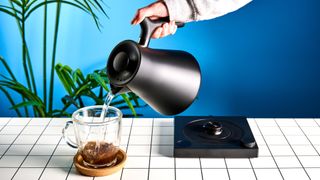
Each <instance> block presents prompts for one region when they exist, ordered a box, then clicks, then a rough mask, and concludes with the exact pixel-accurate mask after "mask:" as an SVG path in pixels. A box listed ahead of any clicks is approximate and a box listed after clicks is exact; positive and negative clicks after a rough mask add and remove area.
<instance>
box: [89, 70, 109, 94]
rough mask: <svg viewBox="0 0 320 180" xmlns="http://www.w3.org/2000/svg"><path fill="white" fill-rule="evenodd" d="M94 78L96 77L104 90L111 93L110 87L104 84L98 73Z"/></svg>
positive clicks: (94, 74)
mask: <svg viewBox="0 0 320 180" xmlns="http://www.w3.org/2000/svg"><path fill="white" fill-rule="evenodd" d="M92 76H93V77H94V79H95V80H96V82H97V83H99V85H100V86H102V87H103V89H104V90H106V91H107V92H109V91H110V90H109V88H108V86H107V85H106V83H105V82H104V80H103V78H102V77H101V76H100V75H99V74H98V73H93V74H92Z"/></svg>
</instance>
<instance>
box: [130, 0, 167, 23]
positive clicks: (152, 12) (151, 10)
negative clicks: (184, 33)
mask: <svg viewBox="0 0 320 180" xmlns="http://www.w3.org/2000/svg"><path fill="white" fill-rule="evenodd" d="M150 16H153V17H158V18H159V17H167V16H169V13H168V9H167V7H166V5H165V4H164V2H162V1H157V2H155V3H153V4H150V5H149V6H147V7H144V8H141V9H139V10H138V11H137V12H136V14H135V16H134V18H133V19H132V21H131V24H133V25H136V24H139V23H141V21H143V19H144V18H145V17H150Z"/></svg>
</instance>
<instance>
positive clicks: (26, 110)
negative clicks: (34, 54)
mask: <svg viewBox="0 0 320 180" xmlns="http://www.w3.org/2000/svg"><path fill="white" fill-rule="evenodd" d="M8 1H9V2H10V5H11V7H12V8H13V10H14V14H15V15H16V16H17V13H16V11H15V7H14V5H13V3H12V1H11V0H8ZM16 23H17V25H18V27H19V32H20V35H21V38H22V27H21V24H20V21H19V20H18V19H17V18H16ZM27 58H28V59H30V55H29V51H28V47H27ZM21 97H22V101H23V102H25V98H24V97H23V96H21ZM24 112H25V115H26V116H29V111H28V108H27V107H24Z"/></svg>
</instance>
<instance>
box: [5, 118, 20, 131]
mask: <svg viewBox="0 0 320 180" xmlns="http://www.w3.org/2000/svg"><path fill="white" fill-rule="evenodd" d="M8 119H9V120H8V121H7V122H6V123H5V124H4V125H3V127H2V128H1V129H0V132H1V131H2V129H4V128H5V127H6V126H7V125H8V124H9V122H10V121H11V119H13V118H12V117H10V118H8ZM20 126H21V125H20ZM6 135H7V134H6Z"/></svg>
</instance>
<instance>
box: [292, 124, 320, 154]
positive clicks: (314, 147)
mask: <svg viewBox="0 0 320 180" xmlns="http://www.w3.org/2000/svg"><path fill="white" fill-rule="evenodd" d="M294 121H295V123H296V124H297V125H298V127H299V129H300V130H301V131H302V133H303V134H304V136H305V137H306V138H307V139H308V141H309V143H310V144H311V146H312V147H313V149H314V150H315V151H316V152H317V154H318V156H320V154H319V152H318V150H317V149H316V148H315V147H314V144H312V142H311V141H310V139H309V137H308V136H307V134H306V133H305V132H304V130H303V129H302V128H301V126H300V125H299V124H298V122H297V120H296V119H295V118H294ZM314 122H316V121H314ZM316 124H317V122H316Z"/></svg>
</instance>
